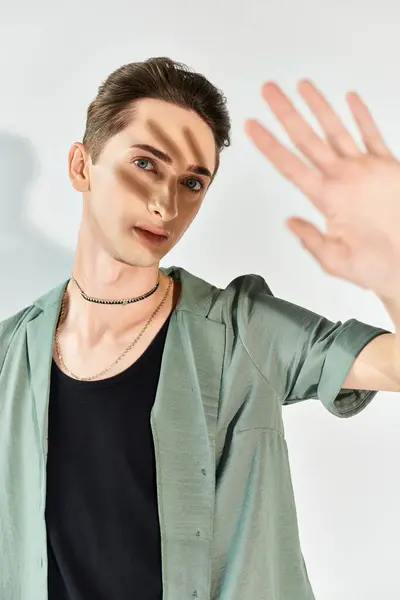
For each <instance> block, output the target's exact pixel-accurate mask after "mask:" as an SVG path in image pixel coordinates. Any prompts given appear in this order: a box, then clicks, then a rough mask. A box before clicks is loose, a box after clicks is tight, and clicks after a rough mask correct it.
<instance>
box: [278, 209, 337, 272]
mask: <svg viewBox="0 0 400 600" xmlns="http://www.w3.org/2000/svg"><path fill="white" fill-rule="evenodd" d="M286 225H287V227H288V229H290V231H291V232H292V233H293V234H294V235H295V236H296V237H297V238H298V239H299V241H300V243H301V245H302V246H303V248H305V249H306V250H307V251H308V252H309V253H310V254H311V255H312V256H313V257H314V258H315V260H316V261H317V262H318V263H319V265H320V267H321V268H322V269H323V270H324V271H326V272H327V273H329V274H331V275H336V274H338V273H339V272H341V271H342V270H343V265H344V264H345V263H346V262H347V261H346V249H345V248H344V246H343V243H342V242H341V241H340V240H335V239H331V238H328V237H327V236H326V235H324V234H323V233H321V232H320V231H319V229H317V227H315V226H314V225H312V223H309V222H308V221H305V220H304V219H300V218H299V217H292V218H290V219H287V221H286Z"/></svg>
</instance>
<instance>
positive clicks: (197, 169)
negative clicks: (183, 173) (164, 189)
mask: <svg viewBox="0 0 400 600" xmlns="http://www.w3.org/2000/svg"><path fill="white" fill-rule="evenodd" d="M130 147H131V148H140V149H141V150H145V151H147V152H150V153H151V154H153V156H155V157H156V158H159V159H160V160H162V161H163V162H164V163H166V164H167V165H172V163H173V162H174V161H173V160H172V158H171V157H170V156H169V154H167V153H166V152H163V151H162V150H159V149H158V148H155V147H154V146H150V145H149V144H132V145H131V146H130ZM187 170H188V171H190V172H191V173H196V174H197V175H205V176H206V177H209V178H210V179H212V174H211V171H210V170H209V169H207V168H206V167H201V166H200V165H189V166H188V168H187Z"/></svg>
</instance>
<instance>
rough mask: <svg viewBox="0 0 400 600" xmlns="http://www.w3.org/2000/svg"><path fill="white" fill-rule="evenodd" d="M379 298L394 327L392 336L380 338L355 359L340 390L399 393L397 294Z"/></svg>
mask: <svg viewBox="0 0 400 600" xmlns="http://www.w3.org/2000/svg"><path fill="white" fill-rule="evenodd" d="M394 295H395V296H396V298H395V299H394V300H393V299H388V298H381V302H382V303H383V305H384V306H385V308H386V310H387V312H388V313H389V316H390V318H391V319H392V321H393V324H394V327H395V333H388V334H383V335H380V336H378V337H376V338H374V339H373V340H371V342H369V344H367V345H366V346H365V348H364V349H363V350H362V351H361V352H360V354H359V355H358V356H357V358H356V360H355V362H354V364H353V366H352V368H351V370H350V372H349V374H348V376H347V379H346V381H345V384H344V385H343V388H346V389H354V390H380V391H384V392H400V300H398V299H400V293H398V294H394Z"/></svg>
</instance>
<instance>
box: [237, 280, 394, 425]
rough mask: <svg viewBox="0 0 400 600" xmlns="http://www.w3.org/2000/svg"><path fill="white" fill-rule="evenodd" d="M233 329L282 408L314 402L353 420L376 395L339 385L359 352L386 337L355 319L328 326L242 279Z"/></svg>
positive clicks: (263, 284) (259, 283)
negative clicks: (313, 400)
mask: <svg viewBox="0 0 400 600" xmlns="http://www.w3.org/2000/svg"><path fill="white" fill-rule="evenodd" d="M237 323H238V333H239V336H240V338H241V340H242V343H243V345H244V346H245V348H246V351H247V352H248V354H249V355H250V358H251V360H252V361H253V363H254V364H255V365H256V367H257V368H258V369H259V371H260V372H261V373H262V375H263V376H264V377H265V379H267V380H268V382H269V383H270V385H271V386H272V387H273V388H274V389H275V391H276V393H277V394H278V395H279V397H280V399H281V402H282V404H284V405H288V404H294V403H296V402H300V401H303V400H308V399H318V400H320V401H321V402H322V404H323V405H324V406H325V408H326V409H327V410H329V411H330V412H331V413H332V414H334V415H336V416H338V417H351V416H353V415H356V414H357V413H359V412H360V411H361V410H363V409H364V408H365V407H366V406H367V405H368V404H369V403H370V402H371V400H372V399H373V398H374V396H375V395H376V394H377V392H376V391H374V390H349V389H343V384H344V382H345V380H346V377H347V375H348V373H349V371H350V369H351V367H352V365H353V363H354V361H355V359H356V357H357V356H358V354H359V353H360V352H361V350H362V349H363V348H364V347H365V346H366V345H367V344H368V343H369V342H370V341H371V340H372V339H374V338H375V337H377V336H378V335H382V334H384V333H390V332H389V331H387V330H385V329H381V328H378V327H374V326H372V325H368V324H366V323H362V322H360V321H358V320H356V319H350V320H348V321H345V322H341V321H337V322H332V321H330V320H329V319H327V318H325V317H323V316H321V315H319V314H317V313H314V312H312V311H310V310H307V309H305V308H302V307H300V306H297V305H295V304H292V303H291V302H288V301H286V300H283V299H281V298H276V297H275V296H274V295H273V294H272V292H271V290H270V288H269V287H268V285H267V283H266V282H265V280H264V279H263V278H262V277H260V276H258V275H247V276H244V277H243V278H240V291H239V300H238V303H237Z"/></svg>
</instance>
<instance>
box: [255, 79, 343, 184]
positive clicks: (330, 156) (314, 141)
mask: <svg viewBox="0 0 400 600" xmlns="http://www.w3.org/2000/svg"><path fill="white" fill-rule="evenodd" d="M262 96H263V98H264V99H265V100H266V102H267V103H268V105H269V107H270V109H271V110H272V112H273V113H274V115H275V116H276V117H277V119H278V120H279V121H280V123H281V124H282V126H283V128H284V129H285V131H286V132H287V134H288V135H289V137H290V139H291V140H292V142H293V144H294V145H295V147H296V148H297V149H298V150H299V151H300V152H301V153H302V154H304V156H306V157H307V158H308V159H309V160H310V161H311V162H312V163H313V164H314V165H315V166H316V167H317V168H318V169H320V170H321V171H322V172H324V173H326V174H330V173H331V172H332V171H334V170H335V168H336V166H337V162H338V156H337V154H336V153H335V151H334V150H333V149H332V148H331V147H330V146H329V145H328V144H327V143H326V142H325V141H323V140H322V139H321V138H320V137H319V136H318V135H317V134H316V133H315V131H314V130H313V128H312V127H311V126H310V125H309V124H308V123H307V122H306V121H305V120H304V119H303V117H302V116H301V115H300V113H299V112H298V111H297V109H296V108H295V106H294V104H293V103H292V102H291V100H289V98H288V97H287V96H286V95H285V94H284V93H283V92H282V91H281V89H280V88H279V87H278V86H277V85H275V84H274V83H266V84H265V85H264V86H263V87H262Z"/></svg>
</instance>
